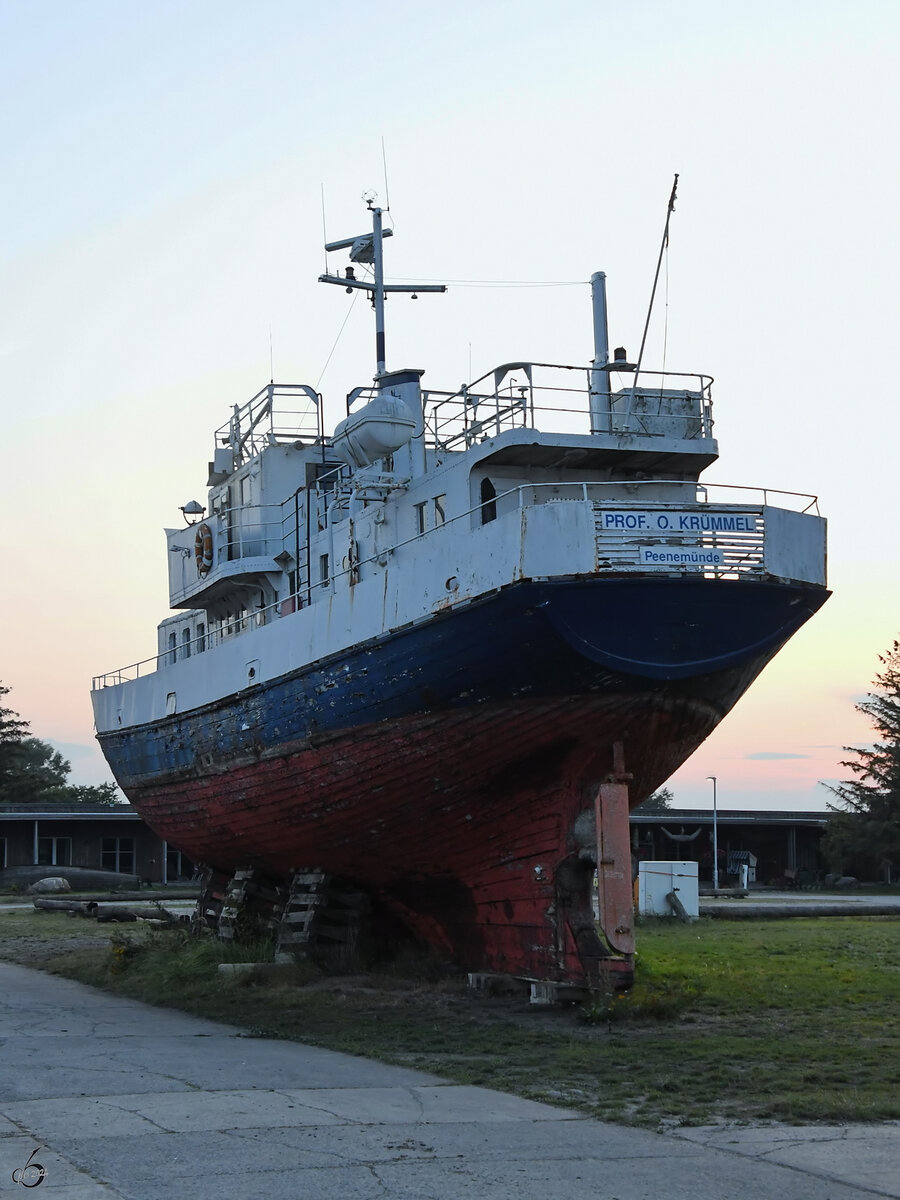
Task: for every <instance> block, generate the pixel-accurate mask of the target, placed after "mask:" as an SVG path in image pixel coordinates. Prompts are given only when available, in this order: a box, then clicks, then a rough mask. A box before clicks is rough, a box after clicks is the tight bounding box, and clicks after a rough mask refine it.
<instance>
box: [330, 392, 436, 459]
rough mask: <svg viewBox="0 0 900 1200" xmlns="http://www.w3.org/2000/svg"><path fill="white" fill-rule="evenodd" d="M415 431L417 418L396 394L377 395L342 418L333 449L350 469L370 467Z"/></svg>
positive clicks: (337, 428) (403, 442)
mask: <svg viewBox="0 0 900 1200" xmlns="http://www.w3.org/2000/svg"><path fill="white" fill-rule="evenodd" d="M415 431H416V418H415V416H414V414H413V413H412V412H411V411H410V409H409V407H408V405H406V404H405V403H404V402H403V401H402V400H400V399H399V398H398V397H397V396H377V397H376V398H375V399H374V400H370V401H369V403H368V404H366V405H364V406H363V407H362V408H361V409H359V410H358V411H357V412H354V413H351V414H350V416H349V417H347V418H346V419H345V420H343V421H341V422H340V424H339V425H338V426H337V427H336V429H335V431H334V437H333V439H332V443H333V446H334V452H335V454H336V455H337V456H338V458H339V459H341V461H342V462H345V463H346V464H347V466H349V467H351V468H357V469H358V468H362V467H368V466H369V465H370V464H371V463H373V462H376V461H377V460H378V459H379V458H385V457H387V455H389V454H393V453H394V452H395V451H396V450H399V449H400V448H401V446H405V445H406V443H407V442H408V441H409V440H410V439H411V438H412V436H413V434H414V433H415Z"/></svg>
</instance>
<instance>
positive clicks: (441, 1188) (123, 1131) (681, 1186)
mask: <svg viewBox="0 0 900 1200" xmlns="http://www.w3.org/2000/svg"><path fill="white" fill-rule="evenodd" d="M35 1152H36V1153H35ZM30 1156H31V1162H30V1168H29V1169H30V1175H28V1176H24V1175H23V1171H24V1170H25V1168H26V1166H27V1165H28V1163H29V1157H30ZM38 1164H40V1165H41V1166H43V1168H44V1172H45V1174H44V1177H43V1179H42V1181H41V1183H40V1185H39V1186H40V1187H41V1191H40V1193H38V1194H39V1195H40V1196H41V1197H43V1200H51V1198H55V1200H100V1198H109V1200H115V1198H120V1200H122V1198H127V1200H157V1198H160V1200H161V1198H162V1197H165V1198H166V1200H170V1198H171V1197H172V1196H188V1197H191V1198H192V1200H211V1198H212V1197H215V1198H216V1200H229V1198H231V1197H236V1198H240V1200H243V1198H244V1197H255V1196H260V1197H265V1198H266V1200H282V1198H284V1200H319V1198H323V1200H325V1198H328V1200H337V1198H341V1200H357V1198H364V1200H373V1198H391V1200H393V1198H395V1197H396V1198H397V1200H405V1198H409V1200H457V1198H460V1200H461V1198H462V1197H466V1198H468V1197H471V1196H478V1197H479V1198H480V1200H512V1198H513V1197H515V1198H516V1200H530V1198H531V1197H534V1198H535V1200H538V1198H540V1200H588V1198H589V1200H643V1198H645V1197H646V1198H648V1200H649V1198H651V1197H652V1198H653V1200H661V1198H664V1200H725V1198H726V1197H731V1196H736V1195H737V1196H740V1197H741V1198H742V1200H773V1198H777V1200H850V1198H851V1197H865V1196H872V1195H876V1196H890V1197H900V1123H896V1124H893V1125H888V1126H876V1127H871V1128H868V1127H867V1128H862V1127H851V1128H848V1129H824V1128H814V1129H790V1128H783V1127H779V1128H765V1129H749V1128H739V1129H716V1130H704V1129H689V1130H684V1131H682V1132H679V1133H677V1134H669V1135H660V1134H655V1133H649V1132H646V1131H644V1130H638V1129H628V1128H623V1127H619V1126H616V1125H608V1124H602V1123H600V1122H598V1121H592V1120H588V1119H587V1118H584V1117H582V1116H580V1115H579V1114H577V1113H573V1112H571V1111H569V1110H565V1109H556V1108H552V1107H550V1106H548V1105H543V1104H534V1103H531V1102H529V1101H526V1100H519V1099H517V1098H515V1097H512V1096H508V1095H504V1094H502V1093H498V1092H492V1091H488V1090H486V1089H483V1088H474V1087H463V1086H459V1085H457V1084H453V1083H448V1082H445V1081H444V1080H442V1079H439V1078H437V1077H435V1076H431V1075H426V1074H423V1073H422V1072H419V1071H411V1070H405V1069H402V1068H399V1067H388V1066H384V1065H382V1064H380V1063H375V1062H370V1061H368V1060H366V1059H361V1058H352V1057H350V1056H348V1055H344V1054H336V1053H333V1052H331V1051H326V1050H320V1049H316V1048H314V1047H309V1046H303V1045H297V1044H295V1043H290V1042H277V1041H266V1040H259V1039H255V1038H253V1037H251V1036H247V1035H246V1034H243V1033H241V1031H239V1030H236V1029H234V1028H231V1027H229V1026H224V1025H219V1024H215V1023H213V1022H211V1021H205V1020H201V1019H198V1018H196V1017H190V1016H186V1015H183V1014H181V1013H176V1012H171V1011H168V1010H165V1009H157V1008H152V1007H149V1006H147V1005H144V1004H140V1003H137V1002H136V1001H131V1000H123V999H120V998H118V997H115V996H111V995H109V994H107V993H104V992H98V991H94V990H92V989H90V988H87V987H83V986H82V985H80V984H77V983H73V982H71V981H69V980H65V979H60V978H57V977H55V976H48V975H43V974H41V973H40V972H37V971H33V970H30V969H28V968H25V967H19V966H14V965H12V964H7V963H0V1193H12V1194H18V1195H24V1194H26V1193H25V1191H24V1190H23V1189H24V1185H25V1184H26V1183H27V1182H29V1181H31V1180H33V1179H34V1177H35V1173H36V1168H37V1165H38ZM28 1194H34V1193H33V1192H29V1193H28Z"/></svg>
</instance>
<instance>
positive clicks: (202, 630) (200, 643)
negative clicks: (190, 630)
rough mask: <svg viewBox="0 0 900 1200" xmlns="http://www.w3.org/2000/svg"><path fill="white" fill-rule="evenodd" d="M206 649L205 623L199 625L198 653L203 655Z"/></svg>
mask: <svg viewBox="0 0 900 1200" xmlns="http://www.w3.org/2000/svg"><path fill="white" fill-rule="evenodd" d="M205 649H206V625H205V624H204V623H203V621H199V622H198V623H197V653H198V654H202V653H203V651H204V650H205Z"/></svg>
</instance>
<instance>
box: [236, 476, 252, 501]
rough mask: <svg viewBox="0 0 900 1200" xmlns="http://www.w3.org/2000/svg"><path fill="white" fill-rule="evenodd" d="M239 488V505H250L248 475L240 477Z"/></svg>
mask: <svg viewBox="0 0 900 1200" xmlns="http://www.w3.org/2000/svg"><path fill="white" fill-rule="evenodd" d="M239 487H240V496H241V504H249V503H250V476H249V475H242V476H241V479H240V484H239Z"/></svg>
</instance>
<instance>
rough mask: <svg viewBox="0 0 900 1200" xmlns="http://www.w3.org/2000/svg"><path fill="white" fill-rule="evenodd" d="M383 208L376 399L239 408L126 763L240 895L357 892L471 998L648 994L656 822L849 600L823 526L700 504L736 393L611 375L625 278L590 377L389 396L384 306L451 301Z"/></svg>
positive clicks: (115, 701)
mask: <svg viewBox="0 0 900 1200" xmlns="http://www.w3.org/2000/svg"><path fill="white" fill-rule="evenodd" d="M673 198H674V191H673ZM369 212H370V216H371V225H372V228H371V230H370V231H367V232H366V233H364V234H362V235H360V236H358V237H353V238H348V239H345V240H343V241H340V242H336V243H331V244H329V245H327V246H326V250H327V251H328V252H329V253H330V254H334V253H341V252H344V251H346V252H347V253H348V254H349V259H350V265H349V266H347V267H346V268H345V270H344V272H343V273H335V274H332V273H329V272H326V274H325V275H323V276H322V277H321V280H322V281H323V282H326V283H330V284H336V285H338V286H341V287H344V288H346V289H347V290H348V291H350V290H354V289H360V290H362V291H363V292H365V293H366V295H367V296H368V298H370V299H371V301H372V304H373V307H374V310H375V326H376V355H375V358H376V371H375V375H374V382H373V384H372V385H371V386H363V387H359V388H357V389H355V390H354V391H353V392H351V393H350V395H349V396H348V397H347V403H346V414H347V415H346V417H345V418H344V419H343V420H342V421H341V422H340V424H339V425H338V426H337V427H336V428H335V429H334V431H333V432H332V433H331V434H328V433H326V430H325V425H324V416H323V400H322V396H321V395H320V394H319V393H318V392H317V391H316V390H315V389H314V388H313V387H311V386H308V385H305V384H289V385H281V384H276V383H274V382H272V383H269V384H268V385H267V386H265V387H264V388H263V389H262V390H261V391H260V392H259V393H258V394H257V395H255V396H253V398H252V399H250V400H249V401H247V402H246V403H245V404H243V405H236V406H235V407H234V409H233V412H232V414H231V416H230V417H229V419H228V420H227V422H226V423H225V424H224V425H223V426H222V427H221V428H220V429H218V430H217V431H216V433H215V443H214V449H213V456H212V461H211V462H210V463H209V471H208V483H207V485H208V488H209V493H208V500H207V504H206V505H201V504H200V503H199V502H196V501H194V502H191V503H189V504H187V505H185V506H184V507H183V509H182V512H183V514H184V518H185V524H184V525H182V526H181V527H179V528H173V529H169V530H167V531H166V535H167V539H168V553H167V559H168V568H169V593H170V603H171V608H172V610H173V613H174V615H172V616H169V617H168V618H167V619H166V620H164V621H163V622H162V624H161V625H160V626H159V630H158V646H157V653H156V655H155V656H154V657H152V658H150V659H149V660H146V661H144V662H141V663H137V664H134V665H132V666H131V667H128V668H125V669H121V670H117V671H114V672H112V673H109V674H105V675H102V676H99V677H98V678H96V679H95V680H94V686H93V691H92V698H93V705H94V713H95V719H96V726H97V734H98V738H99V741H100V743H101V746H102V748H103V752H104V754H105V755H106V758H107V760H108V762H109V764H110V766H111V768H112V770H113V773H114V775H115V777H116V779H117V780H118V782H119V784H120V786H121V787H122V789H123V791H124V792H125V794H126V796H127V797H128V799H129V800H130V801H131V803H132V804H133V805H134V806H135V808H136V809H137V810H138V811H139V812H140V813H141V815H142V816H143V817H144V818H145V820H146V821H147V823H148V824H149V825H150V826H151V827H152V828H153V829H154V830H156V831H157V833H158V834H159V835H160V836H161V837H163V838H164V839H165V840H166V841H167V842H168V843H170V844H171V845H172V846H174V847H177V848H178V849H180V850H181V851H183V852H184V853H186V854H187V855H189V856H190V857H191V858H192V859H193V860H194V861H195V862H197V863H201V864H203V865H204V866H205V867H206V868H207V869H208V871H209V872H210V873H211V874H210V875H209V878H215V879H218V880H219V881H220V883H222V884H223V886H224V884H226V883H227V881H228V880H229V879H230V878H233V879H242V880H245V881H246V880H247V879H249V878H251V877H253V878H255V879H256V880H257V882H258V888H257V891H258V893H259V894H260V895H265V896H268V897H269V899H270V901H271V902H272V903H273V904H275V907H276V908H277V902H278V898H279V897H282V898H283V897H284V896H287V895H295V896H296V894H297V890H298V888H300V889H301V890H302V888H303V887H305V886H307V885H308V884H309V882H310V881H311V880H318V881H326V882H327V881H329V880H330V881H334V882H335V883H336V884H339V885H340V886H343V887H345V888H348V889H350V891H351V892H354V893H356V894H360V895H364V896H365V897H367V901H368V902H369V903H370V904H371V911H372V912H373V913H376V914H380V915H381V916H382V917H384V919H385V920H388V921H390V922H393V923H394V927H396V924H397V923H399V924H400V925H402V926H404V927H405V928H406V929H407V930H408V931H409V932H410V933H411V934H413V935H414V936H415V937H416V938H418V939H420V940H421V941H424V942H425V943H428V944H430V945H431V946H433V947H435V948H437V949H438V950H439V951H440V952H441V953H443V954H447V955H451V956H452V957H453V958H455V959H456V960H457V961H458V962H460V963H461V964H463V965H464V966H465V967H467V968H468V969H469V970H470V971H472V972H490V973H495V972H496V973H502V974H505V975H512V976H516V977H520V978H523V979H529V980H532V981H539V982H540V981H548V982H550V983H557V984H575V985H585V984H586V985H591V984H596V983H597V982H598V980H600V979H606V980H609V979H610V978H614V979H617V980H618V981H619V982H621V983H627V981H628V979H629V977H630V973H631V963H632V954H633V948H634V941H633V928H632V915H631V914H632V874H631V853H630V844H629V830H628V811H629V807H634V806H635V805H636V804H638V803H640V802H641V801H643V800H644V799H645V798H646V797H648V796H649V795H650V794H651V793H652V792H653V791H654V790H655V789H657V788H658V787H659V786H660V785H661V784H662V783H664V782H665V780H667V779H668V778H669V777H670V776H671V775H672V773H673V772H674V771H675V770H676V769H677V768H678V767H680V766H681V765H682V764H683V763H684V762H685V760H686V759H687V758H689V757H690V755H691V754H693V752H694V751H695V750H696V749H697V747H698V746H700V744H701V743H702V742H703V740H704V739H705V738H706V737H708V736H709V734H710V733H711V732H712V730H713V729H715V727H716V726H717V725H718V724H719V722H720V721H721V720H722V719H723V717H725V715H726V714H727V713H728V712H729V710H730V709H731V708H732V707H733V705H734V704H735V703H736V702H737V700H738V699H739V698H740V697H741V696H742V695H743V693H744V692H745V691H746V690H747V688H748V687H749V686H750V684H751V683H752V682H753V680H754V679H755V678H756V677H757V675H759V673H760V672H761V671H762V670H763V668H764V667H765V665H766V664H767V663H768V662H769V661H770V660H771V659H772V657H773V656H774V655H775V654H776V653H777V652H778V650H779V649H780V647H782V646H783V645H784V644H785V642H786V641H787V640H788V639H789V638H790V637H791V635H792V634H793V633H794V632H795V631H796V630H797V629H799V628H800V626H801V625H803V623H804V622H805V621H806V620H807V619H808V618H809V617H810V616H811V615H812V614H813V613H815V611H816V610H817V609H818V608H819V607H820V605H822V604H823V603H824V601H825V600H826V598H827V596H828V594H829V593H828V591H827V588H826V580H825V522H824V520H823V519H822V517H821V516H820V515H819V513H818V508H817V501H816V499H815V497H811V496H800V495H797V494H794V493H783V492H776V491H773V490H772V489H770V488H763V489H756V488H748V487H743V486H726V485H718V486H714V485H706V484H703V483H701V482H700V478H701V475H702V473H703V472H704V471H705V470H706V469H707V468H708V467H709V466H710V465H711V464H712V463H714V462H715V461H716V459H717V457H718V446H717V443H716V440H715V437H714V430H713V402H712V383H713V381H712V378H711V377H710V376H708V375H703V374H679V373H672V372H651V371H650V370H648V369H646V368H645V367H644V365H643V363H642V361H641V355H638V356H637V361H635V362H629V361H628V359H627V356H626V354H625V351H624V350H622V349H618V350H616V351H615V352H614V354H613V356H612V357H610V354H609V343H608V334H607V312H606V279H605V275H604V274H603V272H597V273H596V274H595V275H593V276H592V279H591V294H592V318H593V319H592V325H593V342H594V353H593V358H592V359H591V360H590V361H586V362H585V363H583V364H581V365H552V364H547V363H537V362H531V361H528V360H522V361H517V362H512V363H504V364H502V365H500V366H498V367H497V368H496V369H494V370H492V371H490V372H488V373H487V374H486V375H484V376H482V377H481V378H478V379H475V380H473V381H472V382H471V383H469V384H467V385H465V386H463V387H455V388H451V389H449V390H438V389H436V388H433V387H432V386H431V383H430V381H428V382H427V383H426V381H425V380H424V379H423V374H424V372H423V371H422V370H420V369H418V368H415V369H389V368H388V366H387V362H386V351H385V328H384V300H385V295H386V294H388V293H390V292H404V291H405V292H408V293H409V292H413V291H415V292H417V293H418V292H426V291H438V290H443V289H442V288H440V287H438V286H436V285H426V286H419V287H413V286H412V285H406V284H392V283H387V282H385V275H384V266H383V251H384V240H385V238H386V237H387V235H388V234H389V233H390V230H389V229H388V228H385V225H384V213H383V211H382V210H381V209H380V208H379V207H377V206H376V205H375V204H374V202H370V204H369ZM670 212H671V203H670ZM357 272H359V273H360V274H359V275H358V274H357ZM585 323H586V326H587V320H586V322H585ZM595 879H596V881H597V882H596V886H597V888H598V891H597V893H596V896H597V897H598V899H595V893H594V887H595ZM223 881H224V882H223ZM323 886H324V885H323ZM288 907H289V906H288ZM598 907H599V920H598V919H597V917H598V913H597V908H598ZM284 911H287V909H285V910H284Z"/></svg>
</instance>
